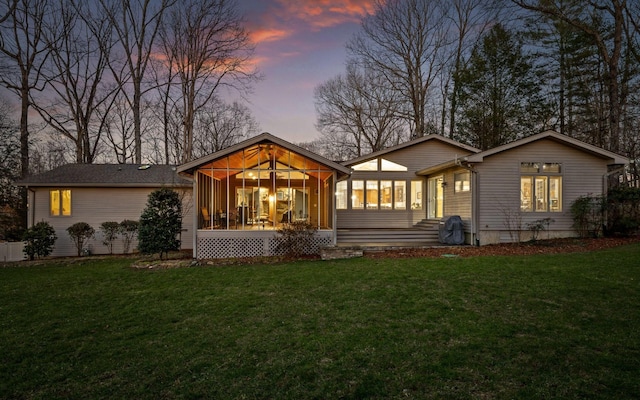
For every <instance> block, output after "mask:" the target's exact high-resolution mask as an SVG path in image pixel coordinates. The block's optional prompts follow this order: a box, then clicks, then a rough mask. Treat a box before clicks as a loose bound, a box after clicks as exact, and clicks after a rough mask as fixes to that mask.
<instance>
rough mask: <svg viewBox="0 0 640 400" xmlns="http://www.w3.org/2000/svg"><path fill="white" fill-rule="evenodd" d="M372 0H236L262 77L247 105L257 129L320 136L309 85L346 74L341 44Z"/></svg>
mask: <svg viewBox="0 0 640 400" xmlns="http://www.w3.org/2000/svg"><path fill="white" fill-rule="evenodd" d="M373 3H374V0H238V5H239V7H240V11H241V12H243V13H244V15H245V19H246V21H247V24H246V27H247V30H248V31H249V33H250V37H251V40H252V42H253V43H254V44H255V46H256V51H255V63H256V66H257V68H258V70H259V72H260V73H261V74H262V75H263V77H264V79H263V80H262V81H260V82H258V83H257V84H255V86H254V92H253V93H252V94H251V95H250V96H249V101H250V103H249V104H248V107H249V109H250V110H251V112H252V114H253V116H254V118H255V119H256V120H257V122H258V124H259V125H260V131H261V132H269V133H271V134H273V135H275V136H278V137H280V138H282V139H284V140H288V141H291V142H296V143H297V142H308V141H311V140H314V139H317V138H319V136H320V134H319V133H318V131H317V130H316V128H315V121H316V114H315V108H314V98H313V90H314V88H315V87H316V86H318V85H319V84H321V83H323V82H325V81H327V80H329V79H331V78H333V77H335V76H337V75H338V74H341V73H344V71H345V61H346V52H345V44H346V43H347V41H348V40H349V39H350V38H351V37H352V36H353V34H354V33H356V32H357V31H358V29H359V27H360V21H361V18H362V17H363V16H364V15H366V13H367V12H372V11H373Z"/></svg>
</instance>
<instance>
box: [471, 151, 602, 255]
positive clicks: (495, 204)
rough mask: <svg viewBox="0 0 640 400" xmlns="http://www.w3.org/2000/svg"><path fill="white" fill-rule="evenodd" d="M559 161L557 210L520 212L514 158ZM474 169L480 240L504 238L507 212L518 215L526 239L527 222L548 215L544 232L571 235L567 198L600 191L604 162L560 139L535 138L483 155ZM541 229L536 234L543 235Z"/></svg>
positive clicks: (517, 169)
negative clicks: (565, 143) (559, 198)
mask: <svg viewBox="0 0 640 400" xmlns="http://www.w3.org/2000/svg"><path fill="white" fill-rule="evenodd" d="M534 161H535V162H541V163H562V212H520V176H521V173H520V163H521V162H534ZM476 169H477V171H478V175H477V177H478V196H479V198H478V200H479V219H478V229H479V236H480V242H481V243H480V244H489V243H494V242H498V241H503V242H504V241H509V240H510V235H509V232H508V229H507V228H506V220H507V218H508V217H507V215H512V216H515V218H511V219H512V220H517V219H518V218H521V226H522V229H523V230H524V231H526V232H524V234H525V236H524V237H523V240H526V239H528V236H527V235H528V233H529V232H528V231H527V227H526V226H527V223H531V222H533V221H536V220H540V219H543V218H553V219H554V220H555V222H553V223H552V224H551V225H550V227H549V231H550V232H549V233H548V234H549V236H550V237H554V236H556V237H560V236H574V235H575V232H574V230H573V228H572V224H573V220H572V217H571V210H570V209H571V203H573V201H574V200H575V199H576V198H577V197H579V196H583V195H588V194H595V195H597V194H601V193H602V192H603V177H604V175H605V174H606V172H607V162H606V160H603V159H602V158H599V157H596V156H593V155H590V154H589V153H586V152H583V151H580V150H577V149H575V148H573V147H570V146H566V145H563V144H560V143H558V142H555V141H552V140H540V141H536V142H533V143H530V144H526V145H523V146H521V147H517V148H514V149H512V150H509V151H505V152H504V153H498V154H496V155H493V156H490V157H487V158H485V159H484V162H482V163H478V164H476ZM546 236H547V232H543V233H542V234H541V237H546Z"/></svg>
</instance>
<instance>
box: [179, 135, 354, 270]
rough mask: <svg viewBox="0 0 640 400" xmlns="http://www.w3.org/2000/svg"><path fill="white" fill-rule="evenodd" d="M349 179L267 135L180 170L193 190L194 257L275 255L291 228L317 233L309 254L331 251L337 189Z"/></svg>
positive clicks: (343, 172) (339, 167) (345, 171)
mask: <svg viewBox="0 0 640 400" xmlns="http://www.w3.org/2000/svg"><path fill="white" fill-rule="evenodd" d="M349 171H350V170H349V168H347V167H344V166H342V165H340V164H337V163H334V162H332V161H330V160H327V159H325V158H323V157H321V156H318V155H316V154H314V153H311V152H309V151H307V150H305V149H302V148H300V147H297V146H295V145H293V144H291V143H288V142H286V141H284V140H282V139H279V138H277V137H275V136H273V135H270V134H268V133H263V134H261V135H259V136H256V137H254V138H251V139H248V140H246V141H244V142H242V143H239V144H237V145H234V146H232V147H229V148H227V149H224V150H221V151H218V152H216V153H213V154H211V155H209V156H206V157H203V158H201V159H198V160H195V161H192V162H190V163H188V164H185V165H182V166H180V167H179V168H178V172H180V173H181V174H183V175H186V176H189V177H190V178H192V179H193V184H194V188H193V193H194V207H195V210H196V212H195V213H194V215H196V218H197V221H194V224H195V225H196V226H198V229H197V233H196V237H195V238H194V243H193V249H194V257H196V258H200V259H202V258H226V257H252V256H261V255H275V254H277V249H276V247H277V240H276V238H277V230H278V229H280V228H281V227H283V226H285V225H286V224H290V223H292V222H294V221H305V222H308V223H309V224H311V225H312V226H313V227H315V228H317V229H318V232H317V234H316V240H315V241H314V245H315V246H318V247H319V246H322V245H332V244H335V237H336V234H335V230H336V221H335V218H336V213H335V197H334V193H335V186H336V182H337V181H338V180H339V179H342V178H344V177H345V176H347V175H348V174H349ZM312 250H313V249H312Z"/></svg>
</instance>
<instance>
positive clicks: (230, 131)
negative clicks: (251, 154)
mask: <svg viewBox="0 0 640 400" xmlns="http://www.w3.org/2000/svg"><path fill="white" fill-rule="evenodd" d="M258 130H259V126H258V123H257V122H256V120H255V118H253V116H252V115H251V112H250V111H249V109H248V108H247V107H246V106H244V105H243V104H240V103H238V102H237V101H236V102H233V103H230V104H228V103H225V102H223V101H222V100H221V99H219V98H217V97H216V98H213V99H211V101H209V103H208V104H207V105H206V106H205V107H203V108H201V109H200V111H199V112H198V113H197V114H196V120H195V124H194V138H193V139H194V144H193V156H194V158H197V157H202V156H205V155H207V154H211V153H213V152H215V151H218V150H222V149H224V148H226V147H229V146H231V145H234V144H236V143H239V142H240V141H242V140H244V139H247V138H249V137H251V136H255V135H256V134H258Z"/></svg>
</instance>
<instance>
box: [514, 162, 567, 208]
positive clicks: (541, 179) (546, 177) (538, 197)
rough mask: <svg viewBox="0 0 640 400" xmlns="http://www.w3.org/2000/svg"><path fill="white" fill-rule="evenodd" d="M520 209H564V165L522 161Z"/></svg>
mask: <svg viewBox="0 0 640 400" xmlns="http://www.w3.org/2000/svg"><path fill="white" fill-rule="evenodd" d="M520 172H521V173H522V174H526V175H522V176H521V177H520V210H521V211H524V212H549V211H550V212H560V211H562V176H561V175H560V173H561V172H562V165H561V164H559V163H545V164H540V163H532V162H527V163H521V164H520Z"/></svg>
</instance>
